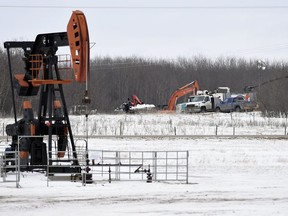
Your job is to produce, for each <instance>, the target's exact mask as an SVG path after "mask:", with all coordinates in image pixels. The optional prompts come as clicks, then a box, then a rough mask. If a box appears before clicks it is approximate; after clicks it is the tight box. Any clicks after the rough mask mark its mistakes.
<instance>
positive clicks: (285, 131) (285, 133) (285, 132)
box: [284, 125, 287, 135]
mask: <svg viewBox="0 0 288 216" xmlns="http://www.w3.org/2000/svg"><path fill="white" fill-rule="evenodd" d="M284 135H287V126H286V125H285V130H284Z"/></svg>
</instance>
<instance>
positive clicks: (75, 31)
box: [67, 10, 90, 82]
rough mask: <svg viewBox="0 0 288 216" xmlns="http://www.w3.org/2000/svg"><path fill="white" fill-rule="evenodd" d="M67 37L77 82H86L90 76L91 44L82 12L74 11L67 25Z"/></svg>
mask: <svg viewBox="0 0 288 216" xmlns="http://www.w3.org/2000/svg"><path fill="white" fill-rule="evenodd" d="M67 35H68V41H69V46H70V51H71V56H72V62H73V68H74V75H75V80H76V81H77V82H86V80H87V79H88V76H89V59H90V44H89V33H88V26H87V22H86V18H85V15H84V13H83V12H82V11H79V10H76V11H73V13H72V15H71V18H70V20H69V23H68V25H67Z"/></svg>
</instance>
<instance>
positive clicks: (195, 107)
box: [176, 95, 220, 113]
mask: <svg viewBox="0 0 288 216" xmlns="http://www.w3.org/2000/svg"><path fill="white" fill-rule="evenodd" d="M219 103H220V100H219V98H218V97H215V96H211V95H194V96H191V97H190V98H189V100H188V102H187V103H182V104H179V105H178V107H177V108H176V109H177V110H179V111H180V112H186V113H196V112H207V111H214V109H215V108H216V107H217V106H218V104H219Z"/></svg>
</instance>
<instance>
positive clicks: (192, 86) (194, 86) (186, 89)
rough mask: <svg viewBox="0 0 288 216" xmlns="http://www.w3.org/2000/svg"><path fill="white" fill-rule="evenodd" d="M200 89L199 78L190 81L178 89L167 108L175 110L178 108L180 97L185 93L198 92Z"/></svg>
mask: <svg viewBox="0 0 288 216" xmlns="http://www.w3.org/2000/svg"><path fill="white" fill-rule="evenodd" d="M198 90H199V84H198V82H197V80H195V81H193V82H190V83H188V84H186V85H184V86H182V87H181V88H179V89H177V90H176V91H175V92H174V93H173V94H172V95H171V97H170V99H169V102H168V108H167V110H169V111H174V110H175V109H176V103H177V100H178V98H180V97H183V96H184V95H186V94H189V93H191V92H193V93H194V94H196V93H197V91H198Z"/></svg>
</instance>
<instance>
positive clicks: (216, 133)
mask: <svg viewBox="0 0 288 216" xmlns="http://www.w3.org/2000/svg"><path fill="white" fill-rule="evenodd" d="M215 135H216V136H217V135H218V125H216V130H215Z"/></svg>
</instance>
